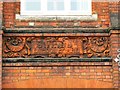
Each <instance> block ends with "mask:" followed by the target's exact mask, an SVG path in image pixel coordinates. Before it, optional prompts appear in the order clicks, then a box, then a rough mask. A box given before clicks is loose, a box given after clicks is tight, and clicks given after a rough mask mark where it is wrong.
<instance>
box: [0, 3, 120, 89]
mask: <svg viewBox="0 0 120 90" xmlns="http://www.w3.org/2000/svg"><path fill="white" fill-rule="evenodd" d="M118 4H119V3H117V2H110V3H108V2H93V3H92V12H93V13H97V14H98V20H97V21H94V22H80V21H77V22H80V23H79V26H80V27H99V28H108V27H109V26H110V17H109V13H118ZM19 13H20V3H19V2H9V3H8V2H5V3H4V11H3V14H4V20H3V21H4V22H3V23H4V26H5V27H6V28H14V27H27V26H28V22H29V21H25V20H22V21H19V20H15V14H19ZM32 22H35V25H36V26H37V27H38V26H39V27H41V26H53V27H63V26H67V27H74V22H58V21H55V22H51V23H49V22H47V21H46V22H39V21H32ZM109 34H110V39H111V42H110V46H111V52H110V53H111V55H112V58H113V62H112V63H110V62H109V64H106V63H105V62H101V64H100V62H99V64H100V65H98V64H97V65H96V64H95V63H91V65H80V66H52V67H33V66H31V67H12V66H11V67H5V66H4V67H3V86H4V87H6V86H7V84H10V83H14V82H20V81H23V80H28V79H31V78H35V79H39V78H49V77H51V78H52V77H55V76H57V77H62V78H63V77H65V78H68V77H73V78H74V77H75V78H79V79H89V80H94V79H95V80H99V81H102V82H106V83H113V87H116V88H117V87H118V84H120V83H119V80H118V79H119V72H118V64H117V63H116V62H114V58H116V55H117V54H118V53H117V49H118V48H119V46H120V42H119V41H120V33H119V30H118V31H115V30H112V31H111V32H110V33H109ZM26 35H27V34H26ZM0 39H1V40H0V41H2V38H0ZM0 51H1V50H0ZM1 56H2V55H1ZM86 63H88V62H86ZM18 64H20V63H18Z"/></svg>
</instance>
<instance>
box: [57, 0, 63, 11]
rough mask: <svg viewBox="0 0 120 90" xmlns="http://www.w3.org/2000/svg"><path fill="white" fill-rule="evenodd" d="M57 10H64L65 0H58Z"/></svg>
mask: <svg viewBox="0 0 120 90" xmlns="http://www.w3.org/2000/svg"><path fill="white" fill-rule="evenodd" d="M56 10H64V0H57V2H56Z"/></svg>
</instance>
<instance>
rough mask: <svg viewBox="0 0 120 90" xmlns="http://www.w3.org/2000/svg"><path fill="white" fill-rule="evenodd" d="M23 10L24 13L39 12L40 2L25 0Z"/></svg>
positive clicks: (38, 0)
mask: <svg viewBox="0 0 120 90" xmlns="http://www.w3.org/2000/svg"><path fill="white" fill-rule="evenodd" d="M25 10H26V11H39V10H41V3H40V0H26V3H25Z"/></svg>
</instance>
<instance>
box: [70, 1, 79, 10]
mask: <svg viewBox="0 0 120 90" xmlns="http://www.w3.org/2000/svg"><path fill="white" fill-rule="evenodd" d="M71 10H78V1H77V0H71Z"/></svg>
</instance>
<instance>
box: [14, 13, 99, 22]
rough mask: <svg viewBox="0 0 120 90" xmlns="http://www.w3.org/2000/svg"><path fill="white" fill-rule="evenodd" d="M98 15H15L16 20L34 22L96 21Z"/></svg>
mask: <svg viewBox="0 0 120 90" xmlns="http://www.w3.org/2000/svg"><path fill="white" fill-rule="evenodd" d="M97 19H98V15H97V14H92V15H86V16H82V15H80V16H24V15H20V14H16V20H35V21H78V20H79V21H97Z"/></svg>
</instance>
